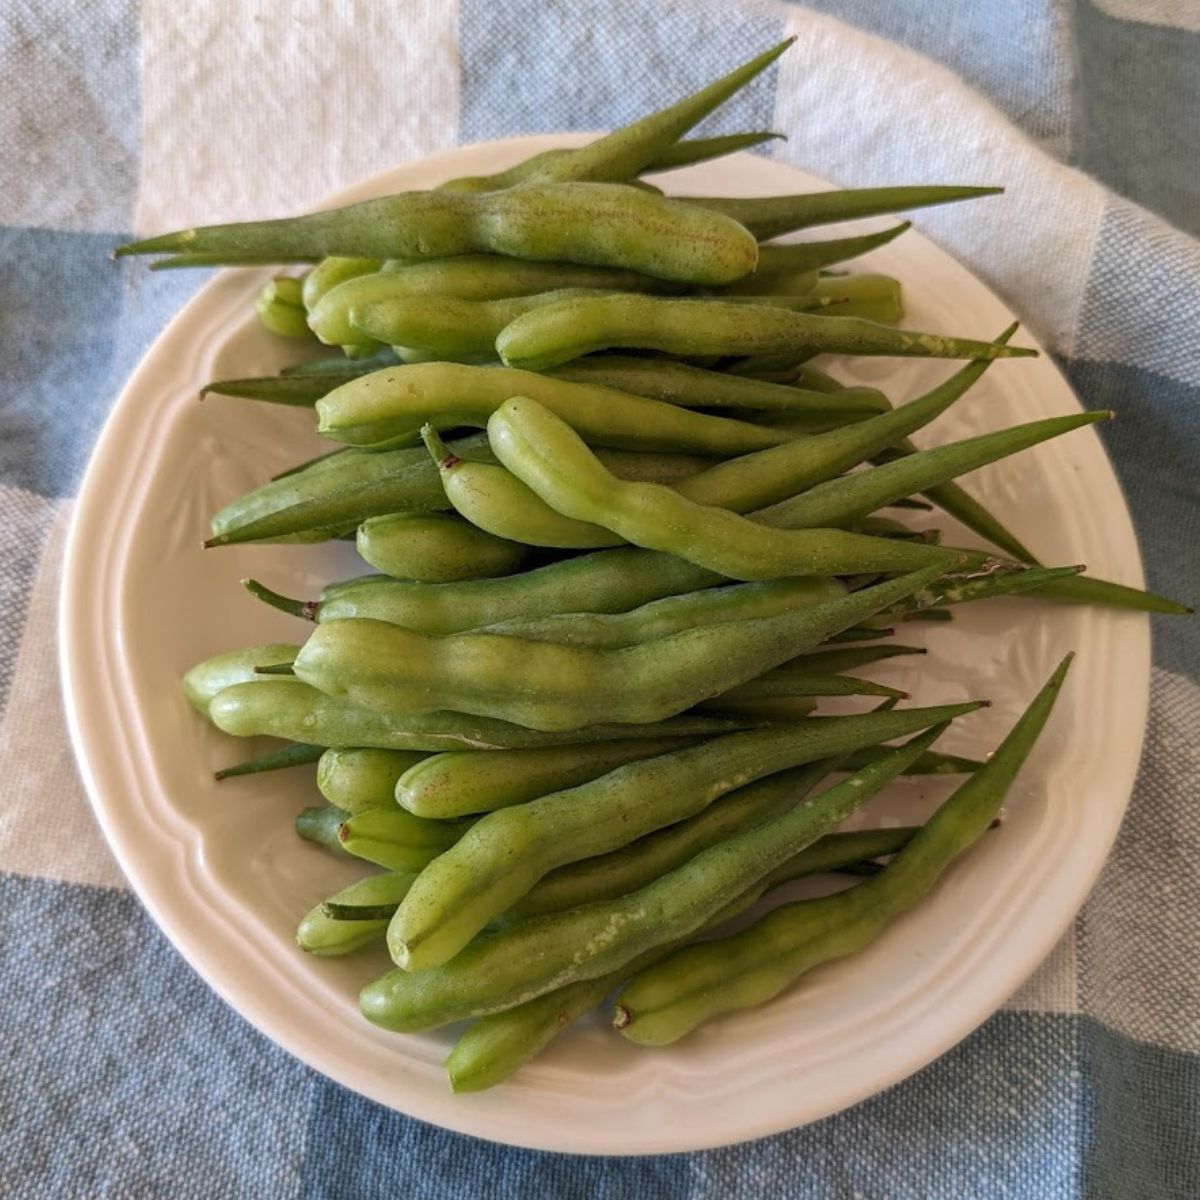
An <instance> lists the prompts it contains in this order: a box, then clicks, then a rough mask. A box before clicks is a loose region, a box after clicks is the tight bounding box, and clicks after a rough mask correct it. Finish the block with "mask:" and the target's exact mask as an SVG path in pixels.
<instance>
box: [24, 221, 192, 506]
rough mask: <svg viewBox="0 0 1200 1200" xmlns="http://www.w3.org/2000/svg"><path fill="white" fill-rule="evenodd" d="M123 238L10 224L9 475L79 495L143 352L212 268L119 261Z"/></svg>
mask: <svg viewBox="0 0 1200 1200" xmlns="http://www.w3.org/2000/svg"><path fill="white" fill-rule="evenodd" d="M121 240H123V239H122V238H121V237H119V236H117V235H111V234H91V233H54V232H49V231H46V230H41V229H5V228H0V261H2V262H3V263H4V264H5V269H4V270H3V272H0V345H3V347H4V353H3V356H2V357H0V395H3V398H4V402H3V405H2V406H0V481H3V482H6V483H13V484H17V485H19V486H20V487H24V488H27V489H29V490H30V491H34V492H39V493H41V494H42V495H44V496H66V495H70V494H71V493H72V492H74V491H75V489H76V488H77V487H78V485H79V479H80V476H81V475H82V473H83V468H84V466H85V464H86V462H87V459H88V457H89V455H90V454H91V451H92V447H93V445H94V444H95V441H96V437H97V435H98V434H99V432H100V427H101V425H102V424H103V422H104V418H105V416H106V415H107V413H108V410H109V408H110V407H111V406H112V403H113V401H114V400H115V399H116V396H117V395H118V394H119V392H120V390H121V388H123V387H124V386H125V383H126V380H127V378H128V376H129V374H130V373H131V372H132V370H133V368H134V367H135V366H136V365H137V362H138V359H139V358H140V357H141V355H142V354H143V353H144V351H145V349H146V348H147V346H148V345H149V344H150V342H151V341H152V340H153V338H154V336H155V335H156V334H157V333H158V331H159V330H160V329H161V328H162V327H163V326H164V325H165V324H166V323H167V321H169V320H170V318H171V316H172V315H173V314H174V311H175V310H176V309H177V308H178V306H179V305H180V304H182V303H183V301H184V300H185V299H186V298H187V297H188V296H190V295H191V293H192V292H193V291H194V290H195V289H196V287H197V286H199V283H200V282H201V281H200V280H199V279H197V274H201V275H204V274H207V273H206V272H199V273H197V272H193V271H187V272H161V273H157V274H155V273H150V272H148V271H147V270H146V268H145V266H144V264H140V263H139V264H135V265H132V266H131V265H127V264H117V263H114V262H112V261H110V258H109V255H110V253H111V251H112V249H113V247H114V246H116V245H117V244H118V243H119V242H120V241H121Z"/></svg>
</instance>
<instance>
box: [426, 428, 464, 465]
mask: <svg viewBox="0 0 1200 1200" xmlns="http://www.w3.org/2000/svg"><path fill="white" fill-rule="evenodd" d="M421 441H423V442H424V443H425V448H426V449H427V450H428V451H429V454H430V457H432V459H433V461H434V462H435V463H437V468H438V471H440V472H442V473H445V472H446V471H453V470H454V468H455V467H457V466H458V464H459V463H460V462H462V459H461V458H459V457H458V455H457V454H455V453H454V452H453V451H452V450H451V449H450V447H449V446H447V445H446V443H445V442H443V441H442V439H441V436H440V435H439V433H438V431H437V430H436V429H434V427H433V426H432V425H428V424H426V425H422V426H421Z"/></svg>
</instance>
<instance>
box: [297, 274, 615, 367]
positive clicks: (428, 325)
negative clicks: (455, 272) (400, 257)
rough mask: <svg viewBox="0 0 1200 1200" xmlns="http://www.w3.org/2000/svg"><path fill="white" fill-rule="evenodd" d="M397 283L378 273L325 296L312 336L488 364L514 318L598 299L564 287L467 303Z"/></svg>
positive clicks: (311, 319) (588, 292)
mask: <svg viewBox="0 0 1200 1200" xmlns="http://www.w3.org/2000/svg"><path fill="white" fill-rule="evenodd" d="M448 261H451V262H453V261H454V260H453V259H451V260H448ZM397 278H398V275H397V274H396V273H391V272H381V273H380V274H378V275H365V276H362V277H361V278H359V279H352V280H351V281H350V282H349V283H346V284H343V285H342V286H341V287H340V288H337V289H336V290H334V291H333V292H331V293H330V294H329V295H327V296H326V297H325V298H324V299H323V300H322V301H321V303H320V304H319V305H318V306H317V308H316V309H315V310H314V311H313V313H312V314H311V316H310V317H309V324H310V325H311V326H312V329H313V332H314V333H315V334H316V336H317V337H318V338H319V339H320V340H321V341H322V342H325V343H326V344H327V345H333V346H338V345H342V344H343V343H345V342H348V341H352V340H354V339H355V338H358V339H361V338H363V337H364V336H365V337H367V338H369V339H371V340H373V341H375V342H380V343H383V344H386V345H389V346H403V347H404V348H405V350H406V351H413V350H416V351H420V352H422V353H423V354H428V355H431V356H432V361H437V360H440V359H446V360H449V361H455V360H463V361H471V360H478V361H483V362H486V361H488V360H490V359H494V358H495V357H496V337H497V335H498V334H499V333H500V331H501V330H502V329H503V328H504V327H505V326H506V325H508V324H509V323H510V322H512V321H515V320H516V318H517V317H519V316H521V315H523V314H524V313H527V312H532V311H533V310H534V309H535V308H540V307H542V306H543V305H546V304H556V303H558V302H559V301H560V300H566V299H570V298H571V297H574V296H583V295H594V294H597V292H596V290H595V289H590V288H573V287H567V288H562V289H560V290H557V291H544V292H535V293H522V294H519V295H515V296H505V297H501V298H497V299H486V300H470V299H462V298H460V297H457V296H442V295H427V294H421V293H416V294H407V293H405V292H403V291H402V290H400V289H399V288H397V287H396V285H395V280H396V279H397ZM602 294H607V293H606V292H605V293H602Z"/></svg>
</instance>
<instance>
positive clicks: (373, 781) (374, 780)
mask: <svg viewBox="0 0 1200 1200" xmlns="http://www.w3.org/2000/svg"><path fill="white" fill-rule="evenodd" d="M427 757H428V756H427V755H425V754H423V753H422V752H420V751H418V750H374V749H368V748H365V747H361V746H354V747H344V748H340V749H327V750H325V751H324V752H323V753H322V754H321V758H320V760H319V761H318V763H317V788H318V790H319V791H320V793H321V795H322V796H324V797H325V799H326V800H328V801H329V803H330V804H333V805H335V806H336V807H337V808H340V809H342V810H343V811H344V812H347V813H350V814H352V815H353V814H355V813H360V812H366V811H367V810H369V809H372V808H395V807H396V780H398V779H399V778H400V776H401V775H403V774H404V772H405V771H407V770H408V769H409V768H410V767H415V766H416V765H417V764H418V763H420V762H424V760H425V759H426V758H427Z"/></svg>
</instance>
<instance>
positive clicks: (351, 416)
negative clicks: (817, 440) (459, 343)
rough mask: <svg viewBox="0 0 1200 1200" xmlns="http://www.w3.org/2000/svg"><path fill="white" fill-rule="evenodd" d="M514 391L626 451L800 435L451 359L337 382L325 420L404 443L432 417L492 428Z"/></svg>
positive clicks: (752, 445) (735, 449)
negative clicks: (490, 422) (491, 422)
mask: <svg viewBox="0 0 1200 1200" xmlns="http://www.w3.org/2000/svg"><path fill="white" fill-rule="evenodd" d="M510 396H530V397H531V398H533V399H535V400H537V401H538V403H540V404H544V405H545V406H546V407H547V408H550V409H552V410H553V411H555V412H559V413H561V414H562V415H564V416H567V417H569V419H570V420H571V422H572V424H573V426H574V427H575V428H576V429H577V430H578V431H579V433H580V434H581V435H582V436H583V437H585V438H587V439H588V440H589V441H594V442H597V443H599V444H600V445H602V446H609V447H616V448H618V449H628V450H667V451H680V450H684V451H690V452H692V453H698V454H707V455H711V456H714V457H730V456H732V455H736V454H746V453H749V452H750V451H752V450H763V449H765V448H766V447H768V446H777V445H779V444H781V443H782V442H785V441H788V440H790V435H789V434H788V433H787V432H786V431H780V430H772V429H763V428H761V427H759V426H757V425H751V424H749V423H748V422H745V421H733V420H730V419H729V418H728V417H714V416H708V415H706V414H704V413H697V412H691V411H689V410H687V409H684V408H680V407H678V406H676V405H671V404H664V403H662V402H660V401H655V400H648V399H646V398H645V397H642V396H635V395H632V394H630V393H627V392H622V391H617V390H616V389H614V388H606V387H598V386H594V385H588V384H582V383H568V382H565V381H563V380H559V379H552V378H547V377H546V376H543V375H537V374H534V373H532V372H529V371H516V370H512V369H509V368H506V367H478V366H466V365H463V364H460V363H444V362H435V363H415V364H412V365H406V366H402V367H392V368H388V369H386V370H383V371H376V372H374V373H373V374H371V375H364V376H362V377H361V378H358V379H353V380H351V381H350V382H348V383H345V384H343V385H342V386H340V387H338V388H335V389H334V390H333V391H331V392H329V393H328V394H327V395H325V396H324V397H322V398H321V399H320V400H318V401H317V420H318V426H317V427H318V430H319V431H320V432H321V433H323V434H326V435H327V436H328V437H331V438H333V439H334V440H335V441H339V442H343V443H345V444H348V445H356V446H379V445H395V444H398V443H402V442H404V443H407V442H413V441H416V440H417V438H418V437H419V436H420V431H421V428H422V427H423V426H425V425H432V426H434V428H436V429H447V428H451V427H454V426H459V425H473V426H475V427H477V428H482V427H483V426H485V425H486V424H487V422H488V419H489V418H490V417H491V415H492V414H493V413H494V412H495V411H496V410H497V409H498V408H499V407H500V405H501V404H503V403H504V402H505V401H506V400H507V399H508V398H509V397H510Z"/></svg>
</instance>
